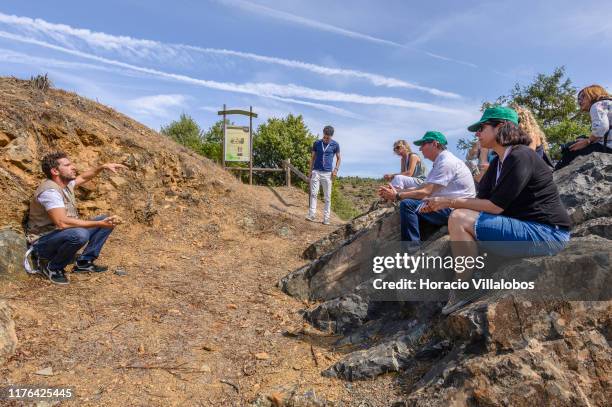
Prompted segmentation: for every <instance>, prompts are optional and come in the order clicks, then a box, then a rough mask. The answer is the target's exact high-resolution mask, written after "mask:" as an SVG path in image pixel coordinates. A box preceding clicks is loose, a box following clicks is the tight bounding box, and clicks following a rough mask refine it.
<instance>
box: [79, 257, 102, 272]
mask: <svg viewBox="0 0 612 407" xmlns="http://www.w3.org/2000/svg"><path fill="white" fill-rule="evenodd" d="M106 270H108V267H106V266H98V265H97V264H94V262H93V260H77V261H76V263H74V268H73V269H72V272H73V273H102V272H104V271H106Z"/></svg>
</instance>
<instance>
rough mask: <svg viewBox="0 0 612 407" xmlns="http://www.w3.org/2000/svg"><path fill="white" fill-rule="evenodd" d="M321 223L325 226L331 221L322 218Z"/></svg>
mask: <svg viewBox="0 0 612 407" xmlns="http://www.w3.org/2000/svg"><path fill="white" fill-rule="evenodd" d="M323 224H324V225H327V226H329V225H331V223H329V219H323Z"/></svg>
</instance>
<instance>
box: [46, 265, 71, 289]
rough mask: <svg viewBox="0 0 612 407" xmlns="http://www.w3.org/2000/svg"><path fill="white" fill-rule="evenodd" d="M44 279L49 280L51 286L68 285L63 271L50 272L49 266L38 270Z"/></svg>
mask: <svg viewBox="0 0 612 407" xmlns="http://www.w3.org/2000/svg"><path fill="white" fill-rule="evenodd" d="M40 271H41V272H42V273H43V275H44V276H45V277H47V278H48V279H49V281H51V282H52V283H53V284H60V285H67V284H70V282H69V281H68V278H66V275H65V274H64V270H51V269H50V268H49V265H46V266H45V267H44V268H42V269H41V270H40Z"/></svg>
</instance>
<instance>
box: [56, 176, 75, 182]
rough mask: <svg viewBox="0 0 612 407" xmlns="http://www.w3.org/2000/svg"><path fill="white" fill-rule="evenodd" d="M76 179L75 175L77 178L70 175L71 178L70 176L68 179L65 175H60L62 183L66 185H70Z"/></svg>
mask: <svg viewBox="0 0 612 407" xmlns="http://www.w3.org/2000/svg"><path fill="white" fill-rule="evenodd" d="M75 179H76V175H75V176H72V175H70V176H68V177H67V176H65V175H60V180H61V181H62V182H63V183H64V184H67V183H69V182H70V181H73V180H75Z"/></svg>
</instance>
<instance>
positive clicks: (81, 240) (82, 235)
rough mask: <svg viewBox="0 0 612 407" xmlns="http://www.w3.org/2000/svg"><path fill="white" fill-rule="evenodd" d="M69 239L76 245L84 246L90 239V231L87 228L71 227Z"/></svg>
mask: <svg viewBox="0 0 612 407" xmlns="http://www.w3.org/2000/svg"><path fill="white" fill-rule="evenodd" d="M67 240H68V241H69V242H70V243H72V244H74V245H75V246H76V245H79V246H83V245H84V244H85V243H87V242H88V241H89V232H88V231H87V229H85V228H71V229H69V230H68V236H67Z"/></svg>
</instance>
